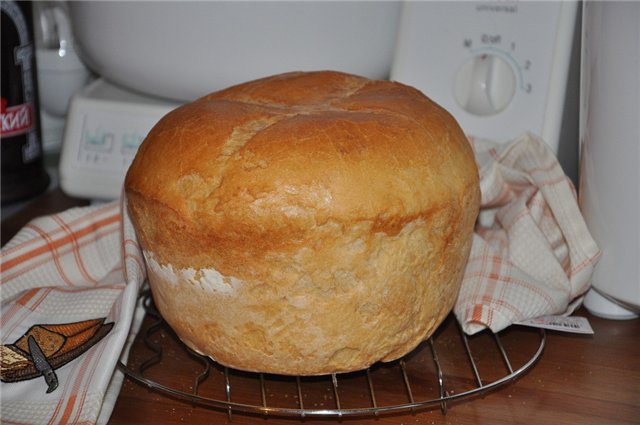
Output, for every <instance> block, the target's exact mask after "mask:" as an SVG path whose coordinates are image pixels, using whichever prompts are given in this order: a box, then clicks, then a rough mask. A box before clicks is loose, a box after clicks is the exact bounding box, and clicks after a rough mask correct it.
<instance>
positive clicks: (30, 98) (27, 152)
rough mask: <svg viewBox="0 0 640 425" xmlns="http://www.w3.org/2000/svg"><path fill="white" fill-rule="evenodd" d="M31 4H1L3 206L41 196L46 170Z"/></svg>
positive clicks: (44, 187)
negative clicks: (37, 195) (39, 194)
mask: <svg viewBox="0 0 640 425" xmlns="http://www.w3.org/2000/svg"><path fill="white" fill-rule="evenodd" d="M31 6H32V5H31V3H30V2H17V1H6V0H2V2H0V8H1V11H2V22H1V25H2V39H1V40H2V57H1V62H0V68H1V69H2V71H1V73H2V87H1V90H2V91H1V92H0V95H1V97H2V104H1V105H0V106H1V111H0V112H1V118H2V121H1V125H2V127H1V129H0V144H1V147H2V204H7V203H10V202H14V201H18V200H22V199H25V198H28V197H31V196H34V195H36V194H38V193H40V192H42V191H44V190H45V189H46V188H47V186H48V185H49V176H48V175H47V173H46V171H45V168H44V159H43V153H42V139H41V133H40V115H39V113H40V112H39V111H40V109H39V105H38V80H37V71H36V58H35V47H34V39H33V20H32V11H31Z"/></svg>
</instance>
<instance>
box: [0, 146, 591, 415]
mask: <svg viewBox="0 0 640 425" xmlns="http://www.w3.org/2000/svg"><path fill="white" fill-rule="evenodd" d="M472 143H473V145H474V147H475V149H476V152H477V161H478V164H479V166H480V174H481V190H482V211H481V216H480V219H479V223H478V227H477V231H476V233H475V235H474V240H473V246H472V251H471V256H470V258H469V262H468V266H467V269H466V273H465V278H464V281H463V285H462V289H461V292H460V296H459V299H458V302H457V304H456V306H455V309H454V311H455V314H456V316H457V317H458V320H459V321H460V322H461V323H462V325H463V327H464V329H465V331H466V332H468V333H474V332H477V331H478V330H480V329H483V328H486V327H489V328H491V329H492V330H493V331H498V330H500V329H503V328H504V327H506V326H508V325H509V324H511V323H513V322H515V321H519V320H523V319H526V318H532V317H537V316H540V315H545V314H552V313H563V312H566V311H567V310H568V309H570V308H571V306H572V304H571V303H572V301H574V300H576V299H577V298H579V296H580V295H581V294H583V293H584V292H585V291H586V290H587V288H588V285H589V278H590V275H591V270H592V268H593V266H594V264H595V262H596V260H597V258H598V256H599V251H598V248H597V246H596V245H595V243H594V242H593V240H592V239H591V237H590V235H589V233H588V231H587V229H586V226H585V224H584V221H583V219H582V217H581V215H580V212H579V210H578V206H577V203H576V198H575V193H574V191H573V189H572V185H571V183H570V182H569V180H568V179H567V178H566V177H565V175H564V173H563V172H562V170H561V168H560V166H559V165H558V162H557V161H556V159H555V157H554V156H553V154H552V153H551V152H550V151H549V150H548V149H547V148H546V147H545V145H544V144H543V143H542V142H540V141H539V140H538V139H536V138H535V137H533V136H531V135H525V136H523V137H521V138H520V139H518V140H515V141H514V142H511V143H508V144H504V145H496V144H493V143H489V142H486V141H482V140H476V139H472ZM0 260H1V262H2V264H1V266H2V269H1V273H2V274H1V277H2V281H1V286H0V288H1V289H2V291H1V292H0V298H1V301H2V317H1V319H0V320H1V324H2V327H1V329H2V335H1V339H2V344H3V345H8V344H14V343H15V341H16V340H17V339H18V338H20V337H21V336H22V335H24V334H25V333H26V332H28V330H29V329H30V327H31V326H33V325H35V324H40V325H42V324H59V323H69V322H75V321H80V320H86V319H94V318H106V320H105V321H106V322H109V323H114V327H113V328H112V329H111V331H110V332H109V333H108V334H107V335H106V336H105V337H104V338H103V339H102V340H100V341H99V342H98V343H97V344H96V345H94V346H93V347H92V348H90V349H89V350H88V351H87V352H86V353H85V354H83V355H81V356H80V357H78V358H77V359H75V360H73V361H71V362H69V363H67V364H66V365H64V366H62V367H60V368H58V369H57V370H56V373H57V375H58V380H59V382H60V385H59V388H58V389H56V390H54V391H53V392H51V393H46V389H47V386H46V384H45V382H44V379H43V378H42V377H37V378H34V379H31V380H27V381H21V382H11V383H2V384H0V385H1V386H0V392H1V395H2V421H3V423H7V424H54V423H75V424H94V423H104V422H106V420H107V419H108V417H109V415H110V413H111V410H112V408H113V404H114V400H115V398H116V395H117V393H118V391H119V385H118V381H117V380H114V379H113V377H114V376H116V375H114V368H115V365H116V362H117V360H118V358H119V357H120V356H121V353H122V350H123V347H125V348H126V344H127V340H128V341H131V339H132V335H134V334H135V326H133V331H131V329H132V325H131V324H132V321H133V318H134V311H136V297H137V294H138V292H139V289H140V287H141V285H142V284H143V282H144V279H145V270H144V265H143V260H142V256H141V253H140V249H139V247H138V243H137V241H136V238H135V234H134V231H133V228H132V225H131V223H130V221H129V218H128V216H127V214H126V208H125V207H124V206H123V205H121V204H120V203H118V202H116V203H111V204H106V205H102V206H92V207H86V208H76V209H71V210H68V211H65V212H63V213H61V214H55V215H52V216H48V217H42V218H39V219H36V220H34V221H33V222H31V223H30V224H28V225H27V226H26V227H25V228H24V229H22V230H21V231H20V233H18V235H16V236H15V237H14V238H13V239H12V240H11V241H10V242H9V243H8V244H7V245H6V246H5V247H4V248H3V249H2V254H1V256H0ZM137 311H138V312H139V311H140V310H139V309H138V310H137ZM125 351H126V350H125Z"/></svg>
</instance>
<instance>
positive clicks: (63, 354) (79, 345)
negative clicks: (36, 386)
mask: <svg viewBox="0 0 640 425" xmlns="http://www.w3.org/2000/svg"><path fill="white" fill-rule="evenodd" d="M105 320H106V318H100V319H91V320H85V321H82V322H74V323H63V324H47V325H33V326H32V327H31V328H29V330H28V331H27V332H25V333H24V335H22V336H21V337H20V338H18V339H17V340H16V341H15V342H14V343H13V344H8V345H2V346H0V380H2V381H3V382H18V381H24V380H27V379H33V378H37V377H39V376H43V377H44V379H45V382H46V383H47V393H50V392H52V391H54V390H55V389H56V388H57V387H58V377H57V376H56V373H55V370H56V369H57V368H59V367H61V366H63V365H65V364H67V363H69V362H70V361H72V360H74V359H76V358H77V357H79V356H80V355H82V354H83V353H84V352H86V351H87V350H88V349H89V348H91V347H93V346H94V345H95V344H96V343H97V342H98V341H100V340H101V339H102V338H103V337H104V336H105V335H107V334H108V333H109V331H111V328H113V323H104V321H105Z"/></svg>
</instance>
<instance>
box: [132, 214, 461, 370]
mask: <svg viewBox="0 0 640 425" xmlns="http://www.w3.org/2000/svg"><path fill="white" fill-rule="evenodd" d="M432 224H433V223H431V224H427V223H425V222H424V220H422V219H419V220H415V221H413V222H411V223H409V224H407V225H405V226H404V227H403V228H402V230H401V231H400V232H399V233H398V234H397V235H393V236H389V235H386V234H384V233H376V234H375V235H373V236H371V237H368V240H367V241H362V240H358V239H361V238H358V237H356V236H357V235H358V234H360V235H361V234H362V233H361V232H360V231H359V230H357V229H356V230H354V232H353V234H351V235H349V234H347V235H345V242H344V243H339V244H335V245H333V246H332V247H330V248H327V249H331V250H332V251H331V255H332V258H334V260H333V261H335V263H337V264H336V265H335V267H333V266H332V267H325V270H318V271H317V272H313V273H306V274H305V273H302V274H301V273H283V270H284V269H291V270H298V271H300V270H304V268H305V264H307V265H308V261H307V260H306V259H308V258H310V257H309V256H313V258H317V257H318V256H320V257H321V256H322V255H324V254H326V253H322V252H315V253H313V252H309V250H308V248H301V249H300V250H299V251H298V252H296V253H293V254H292V253H288V254H287V255H284V254H283V256H282V258H280V259H279V261H278V264H279V267H278V270H273V273H272V279H273V280H270V281H266V280H261V281H251V280H246V279H240V278H237V277H234V276H224V275H222V274H220V273H219V272H218V271H216V270H215V269H213V268H203V269H198V270H196V269H192V268H186V269H185V268H183V269H176V268H174V267H173V266H172V265H171V264H160V263H159V262H158V261H157V260H156V257H155V255H154V254H153V253H152V252H149V251H145V252H144V254H145V258H146V261H147V269H148V273H149V280H150V283H151V288H152V292H153V296H154V300H155V302H156V305H157V307H158V309H159V311H160V312H161V314H162V315H163V317H164V318H165V320H166V321H167V322H168V323H169V324H170V326H171V327H172V328H173V329H174V330H175V332H176V333H177V335H178V336H179V337H180V338H181V339H182V341H183V342H184V343H185V344H186V345H187V346H189V347H190V348H192V349H193V350H195V351H197V352H199V353H201V354H205V355H207V356H210V357H211V358H213V359H214V360H215V361H217V362H219V363H221V364H223V365H226V366H229V367H233V368H236V369H241V370H249V371H255V372H266V373H277V374H287V375H320V374H327V373H334V372H347V371H354V370H360V369H363V368H366V367H368V366H370V365H371V364H373V363H375V362H377V361H380V360H381V361H391V360H395V359H397V358H399V357H401V356H403V355H404V354H406V353H407V352H409V351H411V350H412V349H413V348H415V347H416V346H417V345H418V344H419V343H420V342H421V341H423V340H424V339H425V338H427V337H428V336H430V335H431V334H432V333H433V331H434V330H435V329H436V327H437V326H438V325H439V324H440V322H441V321H442V320H443V319H444V317H445V316H446V315H447V314H448V312H449V311H450V310H451V308H452V307H453V303H454V301H455V298H456V296H457V293H458V289H459V285H460V280H461V277H462V271H463V268H464V264H465V262H466V255H467V253H468V247H463V248H462V249H461V247H456V246H454V244H451V246H447V244H446V242H444V241H446V240H447V239H448V238H446V237H445V238H442V237H434V235H433V232H434V231H435V230H438V231H441V232H445V233H447V232H450V231H452V229H444V228H441V229H434V228H433V225H432ZM360 230H361V229H360ZM434 244H437V246H435V245H434ZM318 249H320V250H321V249H322V248H318ZM314 254H315V255H314ZM356 257H357V259H358V261H357V262H354V258H356ZM447 257H448V258H447ZM283 261H288V262H289V264H287V265H286V266H283ZM350 262H351V263H353V264H354V265H353V266H352V267H351V269H349V267H348V266H349V263H350Z"/></svg>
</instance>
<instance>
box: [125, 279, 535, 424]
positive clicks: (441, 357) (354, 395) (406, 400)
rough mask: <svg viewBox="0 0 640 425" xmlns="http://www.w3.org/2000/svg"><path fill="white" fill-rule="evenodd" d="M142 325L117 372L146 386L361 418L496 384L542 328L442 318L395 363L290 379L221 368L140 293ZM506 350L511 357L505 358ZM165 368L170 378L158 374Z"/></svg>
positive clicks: (523, 365)
mask: <svg viewBox="0 0 640 425" xmlns="http://www.w3.org/2000/svg"><path fill="white" fill-rule="evenodd" d="M141 301H142V305H143V306H144V309H145V310H146V313H147V316H148V317H147V320H146V321H145V323H144V324H143V326H142V329H141V331H140V334H139V335H140V336H141V338H138V340H139V341H137V346H135V347H134V348H135V350H136V353H137V354H136V356H130V357H129V360H128V361H127V364H124V363H122V362H121V363H119V365H118V366H119V368H120V369H121V370H122V371H123V372H124V373H125V374H126V375H127V376H128V377H130V378H131V379H133V380H134V381H137V382H139V383H141V384H143V385H145V386H147V387H148V388H150V389H152V390H155V391H159V392H161V393H164V394H166V395H169V396H171V397H174V398H178V399H182V400H185V401H189V402H191V403H193V404H195V405H201V406H207V407H210V408H214V409H223V410H225V411H226V412H227V414H228V415H229V418H231V416H232V414H233V413H234V412H236V413H240V412H242V413H252V414H256V413H257V414H262V415H265V416H298V417H300V418H305V417H337V418H341V417H343V416H369V415H382V414H387V413H397V412H403V411H416V410H418V409H429V408H438V407H439V408H440V410H441V412H442V413H443V414H446V412H447V409H448V407H449V405H452V404H454V403H455V402H458V401H460V400H463V399H471V398H474V397H478V396H481V395H482V394H484V393H486V392H488V391H491V390H494V389H496V388H499V387H501V386H504V385H505V384H508V383H510V382H512V381H514V380H515V379H517V378H518V377H520V376H521V375H523V374H524V373H525V372H526V371H527V370H529V369H530V368H532V367H533V365H534V364H535V363H536V361H537V360H538V359H539V358H540V356H541V355H542V352H543V350H544V346H545V340H546V336H545V332H544V330H542V329H539V330H534V329H531V328H525V327H519V326H512V327H510V328H509V329H508V330H506V331H503V332H502V333H499V334H493V333H491V332H489V331H486V332H482V333H480V334H479V335H474V336H472V337H469V336H467V335H466V334H465V333H464V332H463V331H462V329H461V328H460V326H459V325H458V323H457V321H456V320H455V318H453V317H452V316H450V317H448V318H447V320H446V321H445V322H444V323H443V324H442V325H441V326H440V327H439V328H438V330H437V331H436V333H435V334H434V335H433V336H432V337H431V338H429V339H428V340H426V341H425V342H423V343H422V344H421V345H420V346H418V347H417V348H416V349H415V350H414V351H412V352H411V353H409V354H408V355H406V356H405V357H403V358H402V359H400V360H397V361H394V362H390V363H378V364H375V365H373V366H371V367H370V368H368V369H366V370H363V371H359V372H352V373H345V374H332V375H328V376H319V377H317V376H316V377H300V376H297V377H290V376H280V375H270V374H261V373H249V372H243V371H238V370H234V369H230V368H227V367H225V366H222V365H220V364H218V363H216V362H214V361H213V360H211V359H209V358H208V357H204V356H201V355H199V354H197V353H195V352H193V351H192V350H190V349H189V348H187V347H186V346H185V345H184V344H183V343H182V342H180V340H179V339H178V338H177V337H176V335H175V334H174V333H173V331H172V330H171V328H170V327H169V326H168V324H167V323H166V322H165V321H164V320H163V319H162V316H161V315H160V314H159V313H158V311H157V310H156V308H155V306H154V304H153V301H152V298H151V295H150V293H149V292H148V291H147V292H145V293H144V294H143V295H142V300H141ZM509 353H511V354H509ZM167 368H170V370H171V373H166V369H167Z"/></svg>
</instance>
